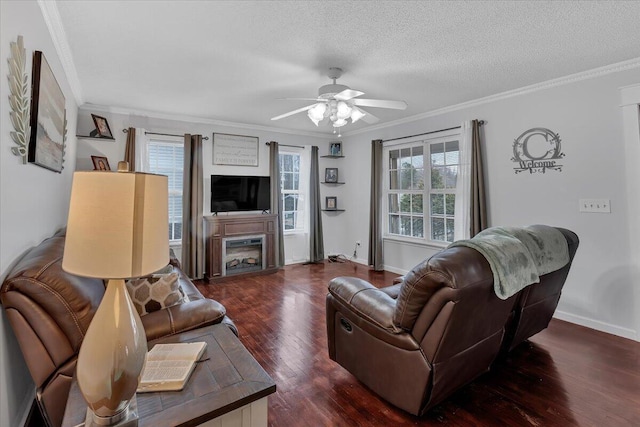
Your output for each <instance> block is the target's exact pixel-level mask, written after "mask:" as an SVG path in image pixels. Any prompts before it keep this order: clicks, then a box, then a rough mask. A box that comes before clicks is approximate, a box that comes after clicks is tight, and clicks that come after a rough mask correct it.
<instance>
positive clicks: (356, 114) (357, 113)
mask: <svg viewBox="0 0 640 427" xmlns="http://www.w3.org/2000/svg"><path fill="white" fill-rule="evenodd" d="M364 116H366V114H365V112H364V111H362V110H361V109H359V108H354V109H353V110H352V111H351V123H355V122H357V121H358V120H360V119H361V118H363V117H364Z"/></svg>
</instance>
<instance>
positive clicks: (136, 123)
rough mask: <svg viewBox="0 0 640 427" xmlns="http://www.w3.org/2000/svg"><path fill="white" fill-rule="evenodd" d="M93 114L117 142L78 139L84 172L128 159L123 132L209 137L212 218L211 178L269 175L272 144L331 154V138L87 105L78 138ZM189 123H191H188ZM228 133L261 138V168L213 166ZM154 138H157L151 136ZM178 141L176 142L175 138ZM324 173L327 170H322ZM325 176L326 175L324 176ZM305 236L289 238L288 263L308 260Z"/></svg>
mask: <svg viewBox="0 0 640 427" xmlns="http://www.w3.org/2000/svg"><path fill="white" fill-rule="evenodd" d="M91 113H93V114H97V115H99V116H103V117H105V118H106V119H107V120H108V122H109V126H110V127H111V131H112V133H113V135H114V137H115V138H116V141H102V140H88V139H78V151H77V156H78V157H77V168H78V169H83V170H90V169H93V164H92V162H91V156H92V155H94V156H95V155H99V156H105V157H107V158H108V159H109V164H110V166H111V168H112V169H115V168H116V166H117V164H118V161H120V160H122V159H123V158H124V150H125V145H126V141H127V135H126V134H125V133H123V132H122V129H125V128H129V127H136V128H144V129H146V130H147V131H149V132H157V133H168V134H176V135H182V134H184V133H191V134H201V135H202V136H203V137H204V136H207V137H209V140H208V141H203V153H202V155H203V160H204V162H203V164H204V212H203V213H204V215H211V209H210V206H211V181H210V179H209V177H210V175H215V174H218V175H225V174H228V175H258V176H268V175H269V146H267V145H266V144H265V143H266V142H268V141H277V142H278V143H280V144H288V145H299V146H304V147H307V148H305V150H306V151H309V150H310V148H308V147H309V146H311V145H317V146H319V147H320V151H321V153H324V152H325V151H327V150H328V148H327V144H328V139H327V138H320V137H314V136H308V135H295V134H289V133H281V132H273V131H269V130H264V129H246V128H238V127H232V126H220V125H216V124H213V123H206V120H204V119H203V120H201V121H196V119H192V121H185V120H168V119H166V118H160V117H152V116H151V115H142V114H123V113H122V112H114V110H112V109H110V108H108V107H107V108H105V107H97V106H91V105H84V106H82V107H81V108H80V112H79V117H78V134H79V135H88V134H89V132H90V131H91V130H92V129H93V120H92V119H91ZM187 120H188V119H187ZM214 132H217V133H228V134H236V135H248V136H256V137H258V138H259V143H258V148H259V154H258V166H257V167H256V166H226V165H213V144H212V139H213V133H214ZM150 137H153V135H150ZM174 140H175V138H174ZM322 171H324V169H322ZM323 173H324V172H323ZM233 214H235V213H220V214H219V215H233ZM307 242H308V241H307V240H306V237H305V236H294V235H287V236H285V260H286V262H287V263H294V262H301V261H307V260H308V253H309V247H308V244H307Z"/></svg>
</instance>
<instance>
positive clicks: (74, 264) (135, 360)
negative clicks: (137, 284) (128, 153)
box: [62, 171, 169, 426]
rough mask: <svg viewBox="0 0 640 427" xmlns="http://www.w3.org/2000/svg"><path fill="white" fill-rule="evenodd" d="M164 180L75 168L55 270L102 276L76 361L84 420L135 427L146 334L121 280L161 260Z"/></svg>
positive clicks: (164, 256)
mask: <svg viewBox="0 0 640 427" xmlns="http://www.w3.org/2000/svg"><path fill="white" fill-rule="evenodd" d="M168 224H169V219H168V181H167V177H166V176H162V175H152V174H144V173H132V172H125V171H118V172H99V171H91V172H75V173H74V175H73V184H72V188H71V202H70V206H69V219H68V222H67V234H66V241H65V247H64V257H63V260H62V268H63V269H64V270H65V271H67V272H69V273H71V274H75V275H78V276H84V277H95V278H101V279H108V283H107V288H106V291H105V294H104V296H103V298H102V302H101V303H100V306H99V307H98V310H97V311H96V313H95V315H94V317H93V319H92V321H91V324H90V325H89V328H88V330H87V333H86V335H85V337H84V340H83V341H82V346H81V347H80V353H79V355H78V362H77V367H76V378H77V381H78V386H79V387H80V391H81V393H82V395H83V397H84V399H85V400H86V402H87V405H88V409H87V419H86V423H85V425H86V426H91V425H119V426H120V425H126V426H132V425H137V410H136V401H135V393H136V388H137V387H138V383H139V380H140V376H141V373H142V370H143V368H144V364H145V356H146V353H147V340H146V335H145V331H144V328H143V327H142V322H141V320H140V316H139V315H138V312H137V311H136V309H135V307H134V306H133V303H132V302H131V298H130V297H129V294H128V293H127V289H126V286H125V282H124V279H127V278H132V277H139V276H144V275H146V274H150V273H153V272H154V271H157V270H159V269H161V268H162V267H164V266H166V265H167V264H168V263H169V235H168V231H167V230H168V227H169V226H168Z"/></svg>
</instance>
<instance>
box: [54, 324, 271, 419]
mask: <svg viewBox="0 0 640 427" xmlns="http://www.w3.org/2000/svg"><path fill="white" fill-rule="evenodd" d="M193 341H205V342H206V343H207V349H206V350H205V354H204V355H203V356H202V359H203V361H202V362H200V363H198V364H197V366H196V368H195V369H194V371H193V373H192V374H191V377H190V378H189V381H188V382H187V384H186V385H185V387H184V389H183V390H182V391H162V392H155V393H138V394H137V401H138V416H139V420H138V426H140V427H144V426H149V427H158V426H198V425H204V426H221V427H224V426H226V425H234V426H242V427H249V426H250V427H258V426H261V427H262V426H265V427H266V425H267V396H268V395H269V394H271V393H274V392H275V391H276V384H275V382H274V381H273V380H272V379H271V377H270V376H269V375H268V374H267V373H266V372H265V371H264V369H262V367H261V366H260V365H259V364H258V362H256V360H255V359H254V358H253V356H251V354H250V353H249V352H248V351H247V349H246V348H245V347H244V346H243V345H242V343H241V342H240V340H238V338H237V337H236V336H235V335H234V334H233V332H231V330H230V329H229V328H228V327H227V326H226V325H222V324H218V325H212V326H207V327H205V328H201V329H196V330H193V331H188V332H184V333H181V334H178V335H174V336H171V337H168V338H162V339H158V340H155V341H151V342H149V349H151V348H152V347H153V345H155V344H158V343H176V342H193ZM207 358H208V360H207ZM86 409H87V406H86V403H85V402H84V399H83V398H82V395H81V394H80V389H79V387H78V383H77V382H76V381H75V380H74V381H73V384H72V385H71V391H70V392H69V399H68V400H67V407H66V409H65V413H64V419H63V421H62V425H63V427H76V426H79V425H83V423H84V418H85V415H86Z"/></svg>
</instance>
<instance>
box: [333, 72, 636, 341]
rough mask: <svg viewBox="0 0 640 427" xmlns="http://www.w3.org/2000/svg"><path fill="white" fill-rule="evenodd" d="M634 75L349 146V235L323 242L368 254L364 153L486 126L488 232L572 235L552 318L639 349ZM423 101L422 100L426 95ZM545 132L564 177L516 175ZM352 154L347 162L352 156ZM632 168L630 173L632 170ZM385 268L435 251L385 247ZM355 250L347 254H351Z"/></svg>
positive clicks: (401, 128)
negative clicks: (629, 101) (551, 135)
mask: <svg viewBox="0 0 640 427" xmlns="http://www.w3.org/2000/svg"><path fill="white" fill-rule="evenodd" d="M639 81H640V77H638V71H637V70H628V71H622V72H617V73H612V74H607V75H604V76H602V77H597V78H592V79H588V80H583V81H578V82H574V83H569V84H565V85H561V86H557V87H553V88H549V89H545V90H540V91H536V92H533V93H528V94H524V95H520V96H515V97H511V98H506V99H502V100H497V101H493V102H490V103H485V104H481V105H477V106H474V107H470V108H465V109H460V110H457V111H452V112H449V113H445V114H441V115H437V116H434V117H429V118H425V119H422V120H419V121H415V122H411V123H405V124H401V125H397V126H394V127H388V128H383V129H379V130H376V131H371V132H367V133H360V134H356V135H351V136H348V137H347V138H344V140H345V144H344V145H345V147H346V148H345V150H346V152H347V155H348V156H349V167H350V169H353V170H354V171H355V170H357V173H354V175H355V176H354V177H352V178H350V179H348V180H347V184H346V185H345V189H344V190H345V191H346V197H347V199H348V200H349V204H348V205H347V207H346V208H347V212H346V213H345V215H344V216H345V222H348V223H349V224H350V225H351V226H350V227H349V228H343V229H341V230H340V234H337V233H335V234H332V235H327V236H326V238H325V242H328V244H330V245H334V246H339V248H340V250H341V251H348V250H350V248H352V244H353V242H354V241H355V240H361V241H362V242H363V246H364V251H363V255H362V256H361V258H366V248H367V246H366V244H368V221H367V218H368V208H369V191H368V188H369V181H370V164H369V162H370V150H371V143H370V141H371V140H373V139H388V138H394V137H400V136H406V135H412V134H417V133H421V132H427V131H432V130H438V129H443V128H448V127H452V126H457V125H459V124H460V123H461V122H462V121H464V120H471V119H476V118H477V119H483V120H485V121H486V122H487V123H486V125H485V126H484V127H483V128H482V133H483V140H484V144H485V145H484V150H485V153H484V154H485V177H486V179H487V184H488V208H489V218H490V225H492V226H497V225H516V226H517V225H529V224H535V223H540V224H549V225H555V226H561V227H565V228H568V229H571V230H573V231H575V232H576V233H577V234H578V236H579V237H580V247H579V249H578V252H577V255H576V258H575V261H574V264H573V267H572V270H571V273H570V275H569V278H568V281H567V283H566V285H565V287H564V290H563V294H562V298H561V300H560V305H559V307H558V312H557V314H556V315H557V316H558V317H561V318H564V319H566V320H570V321H573V322H575V323H579V324H583V325H586V326H589V327H592V328H595V329H600V330H603V331H607V332H610V333H614V334H618V335H621V336H625V337H629V338H635V339H638V338H640V337H638V336H637V331H636V325H638V324H639V322H638V321H637V320H636V318H635V317H636V316H637V314H636V312H637V311H638V309H639V308H640V307H639V305H638V303H640V301H635V300H634V289H633V288H634V286H635V285H636V282H637V281H638V278H637V277H636V275H634V274H633V273H632V271H633V263H632V262H631V259H630V250H629V248H630V240H629V232H628V231H629V222H630V221H638V216H637V215H635V216H633V215H632V214H630V213H629V212H628V210H627V201H626V194H627V193H626V180H625V143H624V135H623V127H622V111H621V108H620V94H619V91H618V88H619V87H621V86H625V85H630V84H633V83H638V82H639ZM425 96H428V94H425ZM533 127H545V128H549V129H551V130H553V131H554V132H556V133H559V134H560V138H561V140H562V150H563V152H564V153H565V154H566V157H565V158H564V159H562V161H561V162H559V163H561V164H563V165H564V168H563V170H562V172H554V171H549V172H547V173H546V174H539V173H538V174H528V173H521V174H518V175H515V173H514V170H513V168H514V165H515V164H514V163H513V162H512V161H511V160H510V159H511V157H512V144H513V141H514V139H515V138H517V137H518V136H519V135H520V134H521V133H522V132H524V131H525V130H527V129H530V128H533ZM352 153H353V155H352ZM632 164H634V165H635V163H632ZM580 198H606V199H610V200H611V214H593V213H590V214H586V213H580V212H578V199H580ZM384 249H385V266H386V267H387V268H388V269H391V270H395V271H399V272H400V271H407V270H409V269H411V268H412V267H413V266H414V265H415V264H416V263H417V262H419V261H420V260H422V259H424V258H426V257H428V256H430V255H431V254H432V253H433V252H434V250H433V249H430V248H426V247H416V246H411V247H409V246H402V245H397V244H391V243H386V244H385V247H384ZM351 250H352V249H351Z"/></svg>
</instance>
